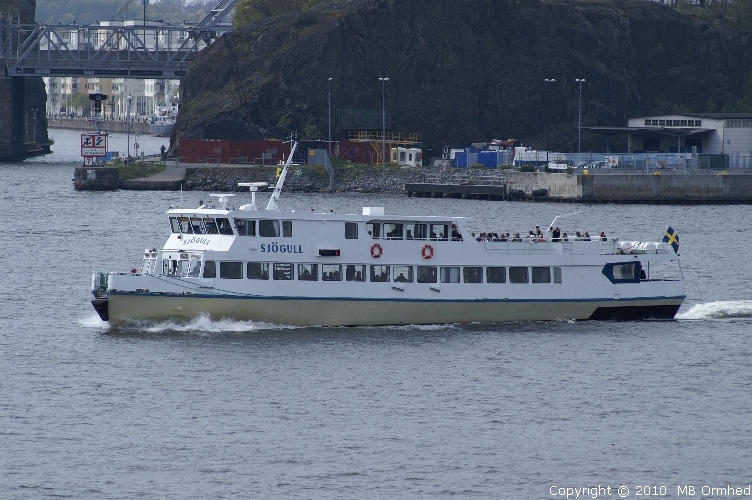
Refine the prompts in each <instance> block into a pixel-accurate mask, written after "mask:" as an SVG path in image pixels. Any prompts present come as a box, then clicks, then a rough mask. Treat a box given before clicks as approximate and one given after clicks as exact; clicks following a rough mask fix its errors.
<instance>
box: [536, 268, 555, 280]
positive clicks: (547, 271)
mask: <svg viewBox="0 0 752 500" xmlns="http://www.w3.org/2000/svg"><path fill="white" fill-rule="evenodd" d="M532 277H533V283H551V268H549V267H534V268H533V272H532Z"/></svg>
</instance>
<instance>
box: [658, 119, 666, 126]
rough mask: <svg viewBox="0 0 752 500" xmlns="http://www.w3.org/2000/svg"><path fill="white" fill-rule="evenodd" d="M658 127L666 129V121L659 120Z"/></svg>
mask: <svg viewBox="0 0 752 500" xmlns="http://www.w3.org/2000/svg"><path fill="white" fill-rule="evenodd" d="M658 126H659V127H665V126H666V120H658Z"/></svg>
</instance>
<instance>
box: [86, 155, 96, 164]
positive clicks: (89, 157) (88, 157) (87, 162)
mask: <svg viewBox="0 0 752 500" xmlns="http://www.w3.org/2000/svg"><path fill="white" fill-rule="evenodd" d="M96 164H97V162H96V161H94V157H93V156H85V157H84V165H87V166H88V165H96Z"/></svg>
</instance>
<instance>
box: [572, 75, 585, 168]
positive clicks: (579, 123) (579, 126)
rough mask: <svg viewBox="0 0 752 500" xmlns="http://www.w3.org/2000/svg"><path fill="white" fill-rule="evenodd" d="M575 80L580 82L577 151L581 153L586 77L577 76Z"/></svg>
mask: <svg viewBox="0 0 752 500" xmlns="http://www.w3.org/2000/svg"><path fill="white" fill-rule="evenodd" d="M574 81H575V82H577V83H579V84H580V105H579V106H578V110H577V152H578V153H581V152H582V150H581V147H580V144H581V142H580V139H581V137H582V82H584V81H585V79H584V78H575V79H574Z"/></svg>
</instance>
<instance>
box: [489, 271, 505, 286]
mask: <svg viewBox="0 0 752 500" xmlns="http://www.w3.org/2000/svg"><path fill="white" fill-rule="evenodd" d="M506 281H507V269H506V268H505V267H487V268H486V283H506Z"/></svg>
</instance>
